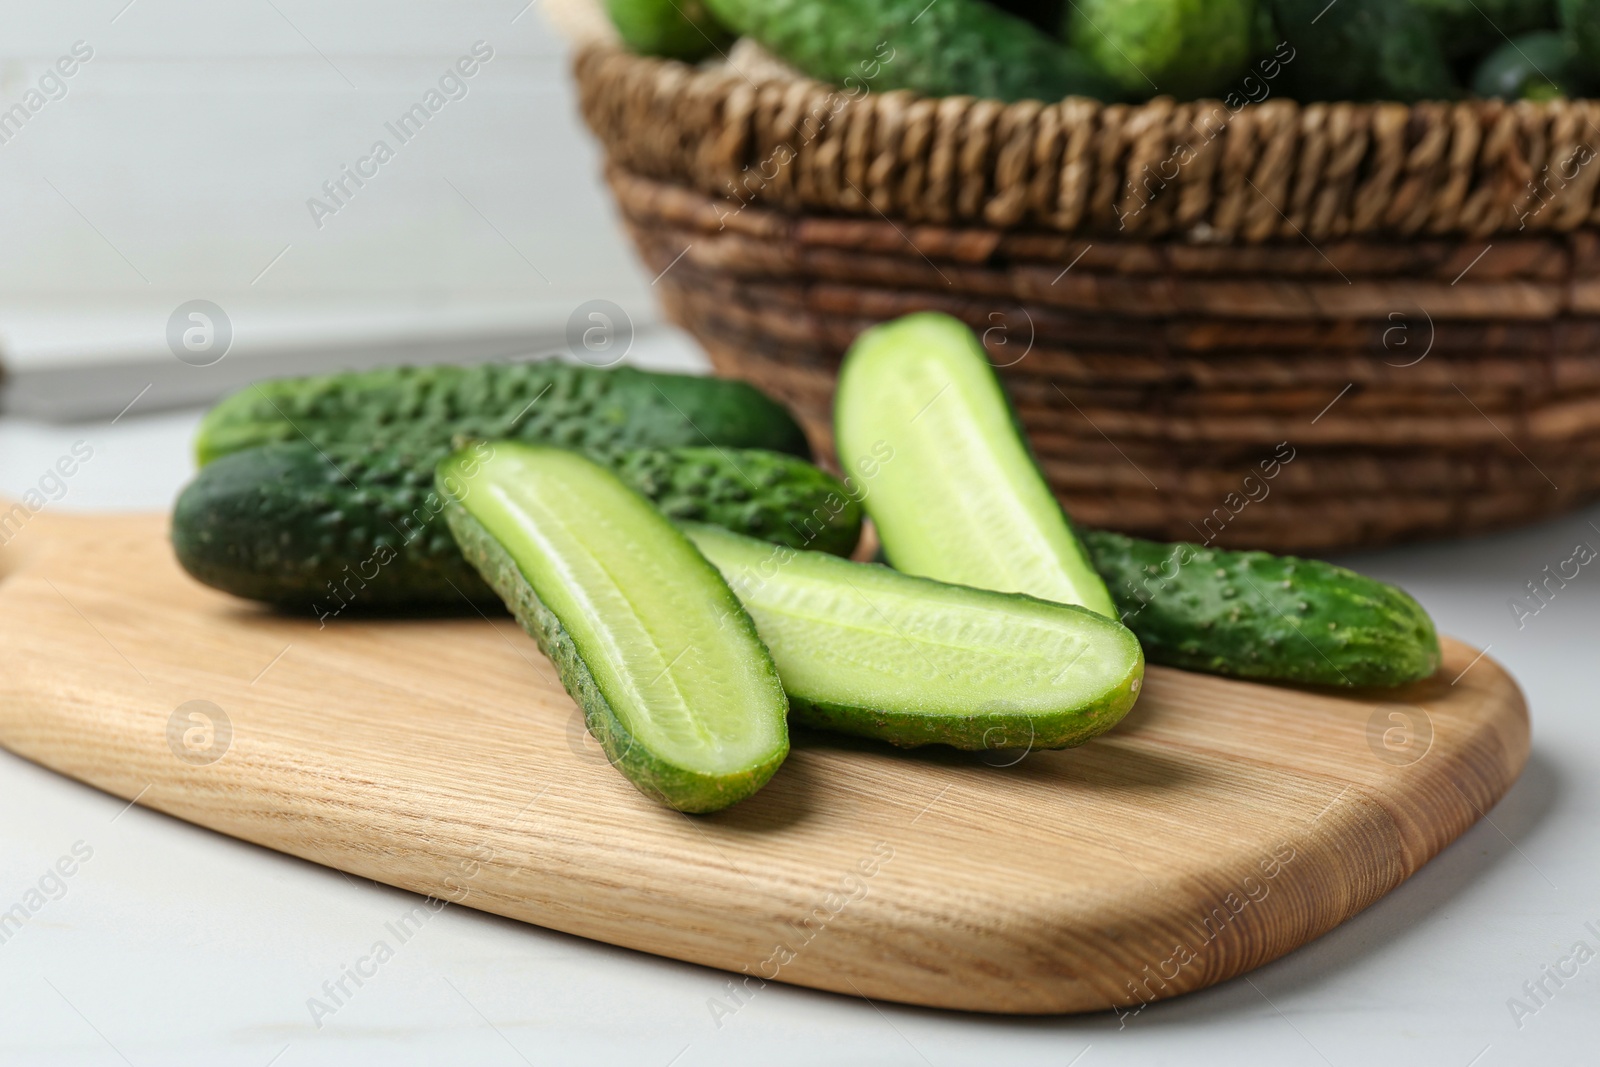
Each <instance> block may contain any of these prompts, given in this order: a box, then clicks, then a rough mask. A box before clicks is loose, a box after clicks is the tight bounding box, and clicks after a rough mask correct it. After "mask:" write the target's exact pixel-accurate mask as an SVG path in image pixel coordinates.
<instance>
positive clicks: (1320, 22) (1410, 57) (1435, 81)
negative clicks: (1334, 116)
mask: <svg viewBox="0 0 1600 1067" xmlns="http://www.w3.org/2000/svg"><path fill="white" fill-rule="evenodd" d="M1268 2H1269V3H1270V4H1271V6H1272V14H1273V20H1274V22H1275V23H1276V24H1277V27H1278V31H1279V32H1280V33H1281V34H1282V35H1283V37H1284V39H1285V40H1287V41H1288V42H1289V44H1290V46H1292V47H1293V48H1294V50H1295V57H1294V59H1293V60H1292V61H1289V62H1287V63H1285V64H1284V68H1283V69H1284V83H1285V88H1286V89H1287V90H1288V92H1289V94H1290V95H1291V96H1292V97H1293V98H1294V99H1296V100H1300V101H1307V102H1308V101H1314V100H1394V101H1399V102H1401V103H1413V102H1415V101H1418V100H1453V99H1455V98H1457V97H1459V96H1460V95H1461V87H1460V85H1459V84H1457V82H1456V80H1455V75H1454V74H1453V73H1452V72H1451V70H1450V64H1449V62H1448V61H1447V60H1446V58H1445V54H1444V49H1443V48H1442V47H1441V46H1440V43H1439V37H1438V34H1437V33H1436V32H1435V31H1434V27H1433V24H1432V23H1431V22H1430V21H1429V19H1428V16H1427V15H1426V14H1424V13H1423V11H1422V10H1421V9H1420V8H1417V7H1416V6H1414V5H1412V4H1410V3H1406V2H1401V0H1339V2H1338V3H1337V4H1333V5H1331V6H1330V5H1329V4H1328V3H1327V0H1268Z"/></svg>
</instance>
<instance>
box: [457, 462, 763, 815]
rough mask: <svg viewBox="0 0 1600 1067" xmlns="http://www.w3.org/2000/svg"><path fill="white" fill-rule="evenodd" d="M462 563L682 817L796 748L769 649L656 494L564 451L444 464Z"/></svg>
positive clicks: (757, 780) (633, 770) (636, 778)
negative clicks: (653, 501)
mask: <svg viewBox="0 0 1600 1067" xmlns="http://www.w3.org/2000/svg"><path fill="white" fill-rule="evenodd" d="M437 477H438V486H439V490H440V492H441V494H442V495H444V496H445V497H446V498H447V499H449V500H450V501H451V502H452V506H451V507H449V508H448V509H447V512H446V514H447V518H448V520H449V522H450V525H451V530H452V532H454V533H455V535H456V538H457V541H458V543H459V544H460V545H461V547H462V550H463V552H464V553H465V555H466V556H467V559H468V560H469V561H471V562H472V564H473V565H474V566H475V567H477V568H478V570H479V572H480V573H481V574H482V575H483V577H484V580H485V581H487V582H488V583H489V585H490V586H491V587H492V588H493V589H494V590H495V591H496V592H497V593H499V594H500V596H501V597H502V598H503V599H504V600H505V601H506V605H507V607H509V608H510V609H511V610H512V612H513V613H514V614H515V615H516V617H517V620H518V621H519V622H520V623H521V624H522V625H523V627H524V628H525V629H526V630H527V631H528V632H529V633H530V634H532V635H533V637H534V638H535V639H536V640H537V641H538V642H539V645H540V647H541V648H542V649H543V650H544V651H545V654H546V655H548V656H549V657H550V658H551V660H552V661H553V662H554V663H555V665H556V667H557V669H558V671H559V672H560V674H561V679H562V682H563V683H564V684H565V685H566V687H567V691H568V692H569V693H571V694H572V696H573V698H574V699H575V700H576V701H577V702H578V703H579V705H580V706H581V707H582V708H583V711H584V716H585V719H586V721H587V723H588V725H589V730H590V732H591V733H593V734H594V735H595V737H596V739H597V740H599V741H600V743H601V744H602V746H604V748H605V750H606V753H607V755H608V756H609V757H610V759H611V761H612V763H613V765H614V766H615V767H617V769H618V770H620V771H621V772H622V773H623V774H624V775H626V776H627V777H628V779H629V780H630V781H632V782H633V784H634V785H635V786H637V787H638V788H639V790H640V791H641V792H643V793H644V794H645V795H647V796H650V797H652V798H654V799H656V800H659V801H660V802H661V803H663V804H666V805H667V806H668V807H672V808H676V809H678V810H680V811H695V812H699V811H714V810H717V809H719V808H725V807H727V806H728V805H730V804H733V803H735V802H737V801H739V800H742V799H744V798H745V797H747V796H749V795H750V794H751V793H754V792H755V791H756V790H757V789H759V788H761V786H762V785H764V784H765V783H766V782H767V780H768V779H769V778H771V777H772V774H773V773H774V772H775V771H776V770H777V768H778V766H779V764H781V763H782V762H783V759H784V757H785V756H786V755H787V754H788V751H789V739H788V728H787V724H786V719H785V716H786V712H787V709H788V703H787V700H786V699H785V697H784V693H783V687H782V684H781V683H780V681H779V678H778V673H777V669H776V668H775V667H774V666H773V662H772V658H771V657H770V656H769V655H768V654H767V650H766V648H765V647H764V646H763V645H762V644H761V640H760V638H759V637H757V636H756V631H755V627H754V626H753V625H752V623H751V622H750V619H749V616H748V615H746V614H745V612H744V610H743V608H742V607H741V606H740V604H739V601H738V599H737V598H736V597H735V596H734V594H733V592H732V591H731V590H730V589H729V588H728V585H727V583H726V582H725V581H723V579H722V576H721V575H720V574H719V573H718V572H717V569H716V568H715V567H713V566H712V565H711V564H710V563H708V562H707V561H706V559H705V557H703V556H702V555H701V554H700V553H699V552H698V551H696V549H695V547H694V546H693V545H692V544H690V542H689V541H688V539H687V538H685V537H684V535H683V534H682V533H681V532H679V531H678V529H677V528H676V527H674V526H673V525H672V524H671V523H670V522H669V521H668V520H667V519H666V518H664V517H663V516H662V515H661V514H660V512H658V511H656V509H655V508H654V507H652V506H651V505H650V503H649V501H647V500H645V498H644V497H642V496H640V495H639V494H638V493H636V492H634V491H633V490H632V489H629V488H628V487H627V486H626V485H624V484H623V483H622V482H621V481H620V480H618V479H617V477H616V476H615V475H613V474H612V473H611V472H609V471H607V470H606V469H605V468H604V467H602V466H600V465H599V464H597V463H595V462H593V461H592V460H589V459H587V458H585V457H583V456H580V455H578V454H576V453H572V452H567V451H564V450H561V449H555V448H544V447H534V446H527V445H518V444H512V443H509V442H499V443H496V444H494V445H492V446H489V445H483V444H480V445H478V446H474V447H472V448H468V449H463V450H461V451H458V452H456V453H454V454H453V455H451V456H450V457H448V458H446V459H445V460H443V461H442V462H441V463H440V464H439V468H438V475H437Z"/></svg>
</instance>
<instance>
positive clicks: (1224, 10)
mask: <svg viewBox="0 0 1600 1067" xmlns="http://www.w3.org/2000/svg"><path fill="white" fill-rule="evenodd" d="M1256 28H1257V22H1256V3H1255V0H1076V2H1075V3H1074V4H1072V6H1071V7H1070V8H1069V9H1068V11H1067V15H1066V37H1067V40H1068V41H1070V42H1071V43H1072V45H1073V46H1074V47H1075V48H1077V49H1078V50H1079V51H1081V52H1082V53H1083V54H1084V55H1086V56H1088V57H1089V58H1090V59H1092V60H1094V61H1095V63H1096V64H1097V65H1098V66H1099V67H1100V69H1101V70H1103V71H1105V72H1106V73H1107V74H1108V75H1110V76H1111V78H1112V80H1114V81H1115V82H1116V83H1117V84H1118V85H1119V86H1121V87H1122V88H1123V89H1124V90H1126V91H1127V92H1129V93H1134V94H1138V95H1140V96H1153V95H1155V94H1157V93H1167V94H1170V95H1172V96H1176V97H1177V98H1178V99H1180V100H1194V99H1197V98H1199V97H1208V96H1220V95H1222V94H1223V93H1225V92H1226V91H1227V90H1228V89H1229V88H1230V87H1231V85H1232V83H1233V82H1234V81H1235V80H1236V79H1238V78H1239V76H1240V75H1242V74H1243V73H1244V72H1245V66H1246V65H1247V64H1248V63H1249V62H1250V56H1251V47H1252V45H1253V44H1254V40H1253V38H1254V36H1255V33H1256Z"/></svg>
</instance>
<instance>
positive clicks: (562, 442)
mask: <svg viewBox="0 0 1600 1067" xmlns="http://www.w3.org/2000/svg"><path fill="white" fill-rule="evenodd" d="M458 437H466V438H478V439H485V440H498V439H514V440H519V441H527V442H533V443H538V444H550V445H559V446H561V447H563V448H576V449H580V450H582V451H585V452H588V453H591V454H593V453H598V452H608V453H617V452H626V451H630V450H632V449H636V448H678V447H685V446H696V445H721V446H723V447H725V448H763V449H767V450H770V451H773V452H788V453H791V454H793V455H797V456H807V457H809V456H810V454H811V452H810V448H809V446H808V445H807V443H806V437H805V433H804V432H803V431H802V430H801V429H800V426H799V424H797V423H796V422H795V421H794V418H793V416H791V415H790V414H789V412H788V411H786V410H785V409H784V408H783V406H782V405H781V404H779V403H778V402H777V401H775V400H773V399H772V398H771V397H769V396H767V395H766V394H765V393H763V392H761V391H760V390H759V389H757V388H755V387H754V386H752V385H749V384H747V383H745V382H740V381H733V380H731V379H725V378H702V377H696V376H694V375H688V374H656V373H652V372H650V371H642V370H636V369H634V368H632V367H619V368H617V369H615V370H601V369H598V368H595V367H586V366H582V365H580V364H572V363H559V362H556V361H554V360H541V361H538V362H533V363H483V364H478V365H475V366H453V365H441V366H429V367H386V368H383V369H381V370H370V371H357V372H352V373H346V374H326V375H318V376H316V377H309V378H279V379H277V380H275V381H268V382H258V383H256V384H255V385H250V386H246V387H245V388H243V389H241V390H239V391H238V392H236V393H234V394H232V395H231V396H228V397H226V398H224V399H223V400H222V402H221V403H219V404H217V406H216V407H214V408H212V409H211V410H210V411H209V412H207V413H206V416H205V418H204V419H202V420H201V422H200V432H199V435H198V439H197V441H196V443H195V451H196V454H197V458H198V459H199V461H200V463H201V464H202V465H204V464H206V463H209V462H211V461H212V460H214V459H216V458H217V457H218V456H224V455H227V454H228V453H230V452H238V451H240V450H242V449H246V448H253V447H255V446H256V445H265V444H271V443H273V442H276V441H294V440H302V439H303V440H307V441H310V442H311V443H312V444H314V445H316V446H317V447H319V448H328V447H329V446H332V445H338V444H394V445H403V446H406V447H413V448H428V447H443V446H446V445H449V444H450V443H451V442H452V441H453V440H454V439H456V438H458Z"/></svg>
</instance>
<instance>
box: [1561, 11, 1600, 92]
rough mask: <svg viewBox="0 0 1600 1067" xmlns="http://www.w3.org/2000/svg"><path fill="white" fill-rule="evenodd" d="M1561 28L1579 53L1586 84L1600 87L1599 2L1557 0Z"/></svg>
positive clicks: (1582, 75) (1590, 86) (1583, 79)
mask: <svg viewBox="0 0 1600 1067" xmlns="http://www.w3.org/2000/svg"><path fill="white" fill-rule="evenodd" d="M1556 4H1557V10H1558V12H1559V13H1560V17H1561V26H1562V28H1563V29H1565V30H1566V31H1567V33H1569V34H1571V35H1572V42H1573V46H1574V47H1575V48H1576V49H1577V50H1578V57H1579V67H1580V70H1581V77H1582V81H1583V83H1584V85H1585V86H1586V87H1588V88H1594V87H1596V86H1600V0H1556Z"/></svg>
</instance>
